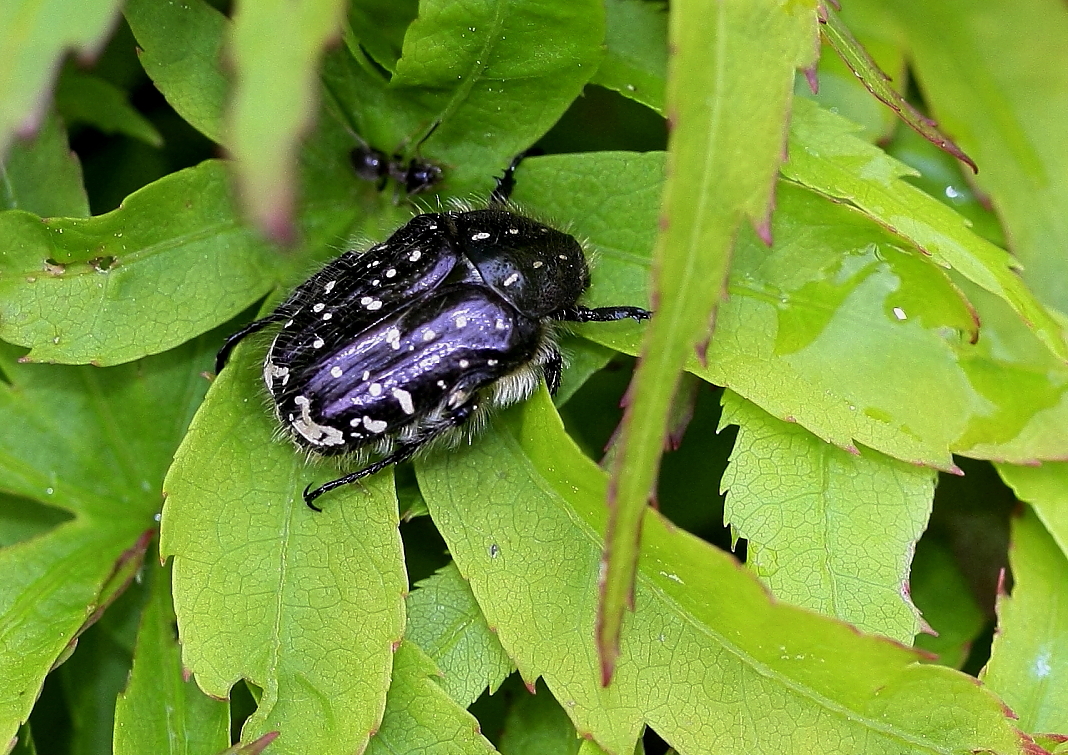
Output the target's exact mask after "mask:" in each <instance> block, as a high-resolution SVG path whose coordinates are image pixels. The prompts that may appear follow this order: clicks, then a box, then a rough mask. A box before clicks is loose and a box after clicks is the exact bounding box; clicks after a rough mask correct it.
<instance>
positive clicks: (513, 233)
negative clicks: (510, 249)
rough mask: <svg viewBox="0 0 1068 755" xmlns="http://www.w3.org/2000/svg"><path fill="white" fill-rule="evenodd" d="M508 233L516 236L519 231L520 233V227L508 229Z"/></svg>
mask: <svg viewBox="0 0 1068 755" xmlns="http://www.w3.org/2000/svg"><path fill="white" fill-rule="evenodd" d="M508 233H510V234H512V235H513V236H515V235H516V234H517V233H519V229H518V228H509V229H508Z"/></svg>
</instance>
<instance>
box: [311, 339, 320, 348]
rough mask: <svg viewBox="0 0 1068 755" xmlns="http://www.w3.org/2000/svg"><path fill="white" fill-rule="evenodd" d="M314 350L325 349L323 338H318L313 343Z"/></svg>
mask: <svg viewBox="0 0 1068 755" xmlns="http://www.w3.org/2000/svg"><path fill="white" fill-rule="evenodd" d="M312 348H313V349H321V348H323V339H322V338H316V339H315V340H314V341H312Z"/></svg>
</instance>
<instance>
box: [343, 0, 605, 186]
mask: <svg viewBox="0 0 1068 755" xmlns="http://www.w3.org/2000/svg"><path fill="white" fill-rule="evenodd" d="M603 41H604V9H603V6H602V3H600V2H598V1H597V0H525V1H524V2H515V1H506V0H473V1H472V2H465V3H455V2H451V0H424V2H422V3H421V4H420V8H419V17H418V18H417V19H416V20H415V21H413V22H412V24H411V26H409V27H408V31H407V33H406V34H405V36H404V49H403V54H402V55H401V58H400V60H399V61H397V67H396V74H395V75H394V77H393V79H392V81H391V82H390V88H391V90H392V91H393V92H394V93H395V95H397V96H403V97H405V98H406V99H409V100H411V99H414V98H418V99H419V100H420V102H421V105H422V108H421V110H422V113H421V119H420V121H419V122H418V123H417V124H412V125H413V126H415V128H416V129H417V130H416V131H414V132H407V133H400V134H397V133H393V134H391V137H392V138H393V139H394V141H392V142H383V141H381V137H380V136H379V135H380V134H381V133H382V132H383V130H384V129H382V128H381V127H379V126H375V125H374V124H373V123H368V124H367V128H368V131H367V132H364V131H362V130H361V133H362V134H363V136H364V137H365V138H366V139H368V141H371V143H372V144H376V145H389V146H392V144H396V143H397V142H398V141H400V140H401V139H403V138H410V139H411V146H412V147H414V146H415V144H417V143H418V142H419V137H420V136H423V135H425V134H426V133H427V132H428V131H429V129H430V128H431V127H432V125H433V124H435V123H439V122H440V126H439V127H438V128H437V129H436V130H435V131H434V133H433V135H432V136H430V138H429V139H427V140H426V144H425V147H424V149H423V152H424V153H425V154H427V155H428V156H431V157H434V158H436V159H438V160H440V161H441V162H443V163H444V164H445V165H446V166H447V170H448V174H447V176H446V180H447V182H448V185H449V186H450V187H478V189H479V190H480V193H482V192H485V191H486V190H488V189H489V188H490V185H491V184H490V181H489V178H490V176H491V175H492V174H493V173H494V172H495V171H499V170H500V169H501V168H502V167H503V166H504V165H506V164H507V163H508V161H509V160H511V158H512V157H513V156H514V155H516V154H517V153H519V152H520V151H522V150H524V149H526V148H527V147H529V146H530V145H531V144H532V143H533V142H535V141H537V139H538V138H539V137H541V136H542V135H543V134H544V133H545V132H546V131H548V130H549V128H551V127H552V125H553V124H554V123H555V122H556V121H557V120H558V119H559V118H560V116H561V115H563V113H564V111H565V110H566V109H567V107H568V106H569V105H570V104H571V102H572V101H573V100H574V99H575V98H576V97H577V96H578V95H579V93H580V92H581V91H582V87H583V86H584V85H585V84H586V82H587V81H589V79H590V78H591V77H592V76H593V75H594V73H595V72H596V70H597V66H598V65H599V63H600V60H601V57H602V56H603V49H602V44H603ZM502 82H507V84H508V85H507V86H502ZM364 120H378V121H380V122H381V121H382V120H387V121H390V120H394V116H392V115H391V114H390V112H389V111H388V110H386V109H385V108H380V109H378V110H377V112H373V113H372V112H368V113H366V114H365V117H364ZM472 134H478V135H479V136H478V138H477V139H472V138H471V135H472Z"/></svg>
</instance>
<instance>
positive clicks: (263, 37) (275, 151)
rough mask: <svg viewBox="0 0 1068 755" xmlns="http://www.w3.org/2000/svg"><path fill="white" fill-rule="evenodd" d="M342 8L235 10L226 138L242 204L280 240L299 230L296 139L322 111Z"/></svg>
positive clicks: (328, 3)
mask: <svg viewBox="0 0 1068 755" xmlns="http://www.w3.org/2000/svg"><path fill="white" fill-rule="evenodd" d="M343 14H344V4H343V3H342V2H341V0H313V1H311V2H303V3H299V4H293V3H288V2H284V0H275V1H274V2H259V3H247V4H245V3H242V4H241V5H239V6H238V7H237V11H236V13H235V14H234V22H233V27H232V29H231V32H230V34H231V37H230V55H231V56H232V59H233V62H234V69H235V71H234V90H233V99H232V102H231V103H230V111H229V118H228V125H229V134H228V139H227V146H228V148H229V151H230V153H231V155H232V156H233V160H234V170H235V172H236V177H237V183H238V188H239V190H240V191H239V193H240V196H241V201H242V204H243V205H244V207H245V208H246V210H247V211H248V212H249V213H250V214H251V216H252V219H253V221H254V222H255V224H256V225H257V227H259V228H260V229H261V230H262V231H263V232H264V233H266V234H267V235H268V236H269V237H270V238H273V239H276V240H291V239H292V238H293V237H294V235H295V229H294V228H293V214H294V211H295V209H296V197H297V184H298V180H297V176H298V173H297V156H298V147H299V144H300V140H301V137H302V136H303V135H304V134H305V133H306V132H307V131H309V130H310V127H311V124H312V120H313V118H314V116H315V112H316V105H317V103H316V92H317V91H318V87H317V86H316V84H317V82H318V64H319V59H320V56H321V55H322V51H323V48H324V47H325V46H326V44H327V43H328V42H330V41H331V40H333V39H336V38H337V37H339V36H340V29H341V22H342V18H343ZM279 40H284V43H282V44H280V43H279Z"/></svg>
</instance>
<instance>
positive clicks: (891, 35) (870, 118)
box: [794, 2, 955, 162]
mask: <svg viewBox="0 0 1068 755" xmlns="http://www.w3.org/2000/svg"><path fill="white" fill-rule="evenodd" d="M841 17H842V18H843V19H844V20H845V22H846V24H847V25H848V27H849V29H850V31H852V32H853V33H854V34H856V36H857V37H858V38H859V41H860V42H861V43H863V45H864V50H866V51H867V52H868V53H869V54H870V55H871V57H872V59H873V60H874V61H875V64H876V65H877V66H878V68H879V70H881V71H885V72H886V73H887V74H888V76H889V77H890V78H889V79H888V80H887V82H886V85H887V86H889V87H891V88H893V89H894V90H895V91H897V92H902V93H903V92H904V91H905V89H906V87H907V85H908V69H907V67H906V62H905V46H904V43H903V41H902V40H901V39H900V35H899V34H897V33H896V32H897V27H896V25H895V24H894V23H893V19H892V18H891V19H889V20H888V13H887V11H886V9H885V8H883V7H882V6H881V5H873V4H857V3H852V2H851V3H846V5H845V7H843V8H842V12H841ZM825 41H826V37H825ZM816 74H817V82H818V85H819V91H818V92H816V93H813V92H812V89H811V87H810V85H809V82H808V81H807V80H806V79H805V78H803V77H800V76H799V77H798V78H797V81H796V83H795V87H794V93H795V94H796V95H799V96H803V97H806V98H808V99H812V100H815V101H816V102H818V103H819V104H820V106H821V107H822V108H824V109H825V110H831V111H832V112H835V113H839V114H840V115H843V116H845V117H846V118H848V119H849V120H851V121H853V122H854V123H857V124H859V125H860V126H861V127H862V128H863V132H862V138H863V139H864V140H865V141H869V142H878V143H883V142H885V141H888V140H889V139H890V137H891V136H893V135H895V132H896V133H900V130H899V129H897V125H898V123H899V121H898V119H897V116H896V114H895V113H894V111H893V110H892V109H891V108H889V107H887V106H886V105H885V104H884V103H882V102H880V101H879V100H878V99H876V98H875V97H872V95H871V92H870V91H868V89H867V88H866V87H865V86H864V83H863V82H862V81H861V80H860V79H859V78H857V76H856V74H854V73H853V71H852V70H851V69H850V68H849V66H847V65H846V64H845V61H843V60H842V58H841V57H840V56H838V55H837V54H835V53H834V50H833V49H832V48H831V47H830V45H829V44H824V45H823V47H822V49H821V52H820V61H819V66H818V68H817V71H816ZM909 133H916V132H914V131H912V130H911V129H909ZM917 138H919V135H918V134H917ZM924 143H925V144H930V142H924ZM939 154H945V153H941V152H940V153H939ZM954 162H955V160H954Z"/></svg>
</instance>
